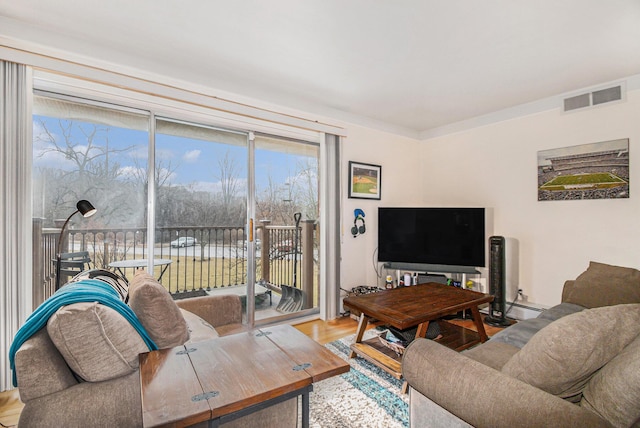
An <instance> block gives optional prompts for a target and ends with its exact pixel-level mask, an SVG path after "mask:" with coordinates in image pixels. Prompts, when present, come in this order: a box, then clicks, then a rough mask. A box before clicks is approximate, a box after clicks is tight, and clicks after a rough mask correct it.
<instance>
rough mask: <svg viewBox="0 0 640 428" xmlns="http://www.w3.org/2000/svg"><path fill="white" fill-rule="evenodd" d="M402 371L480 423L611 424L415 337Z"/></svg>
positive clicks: (443, 402) (422, 389) (445, 405)
mask: <svg viewBox="0 0 640 428" xmlns="http://www.w3.org/2000/svg"><path fill="white" fill-rule="evenodd" d="M402 375H403V376H404V378H405V379H406V381H407V382H408V383H409V386H411V387H412V388H413V389H415V390H416V391H418V392H420V393H421V394H423V395H424V396H425V397H427V398H429V399H430V400H431V401H433V402H435V403H436V404H438V405H439V406H441V407H443V408H444V409H446V410H447V411H449V412H450V413H452V414H454V415H456V416H457V417H459V418H460V419H462V420H464V421H466V422H467V423H469V424H471V425H473V426H475V427H514V426H517V427H539V426H581V427H608V426H610V425H609V423H608V422H606V421H604V420H603V419H601V418H600V417H599V416H597V415H596V414H595V413H592V412H590V411H588V410H586V409H583V408H581V407H580V406H577V405H575V404H573V403H570V402H568V401H565V400H563V399H561V398H558V397H556V396H554V395H551V394H548V393H546V392H544V391H542V390H540V389H538V388H535V387H533V386H531V385H528V384H526V383H524V382H522V381H520V380H517V379H514V378H511V377H509V376H507V375H505V374H503V373H502V372H499V371H497V370H495V369H492V368H490V367H488V366H485V365H484V364H482V363H479V362H477V361H474V360H471V359H470V358H468V357H465V356H464V355H463V354H459V353H457V352H455V351H453V350H451V349H449V348H446V347H445V346H442V345H440V344H439V343H436V342H433V341H431V340H427V339H416V340H414V341H413V342H412V343H411V345H409V347H407V349H406V350H405V353H404V358H403V360H402Z"/></svg>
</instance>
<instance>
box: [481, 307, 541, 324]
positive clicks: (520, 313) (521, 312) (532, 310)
mask: <svg viewBox="0 0 640 428" xmlns="http://www.w3.org/2000/svg"><path fill="white" fill-rule="evenodd" d="M509 305H510V304H507V309H509ZM545 309H548V308H547V307H546V306H543V305H538V304H535V303H514V304H513V306H511V309H509V310H508V311H507V318H511V319H515V320H518V321H523V320H528V319H530V318H537V317H538V315H540V313H541V312H542V311H544V310H545ZM480 312H482V313H484V314H487V313H489V308H488V307H486V308H483V309H480Z"/></svg>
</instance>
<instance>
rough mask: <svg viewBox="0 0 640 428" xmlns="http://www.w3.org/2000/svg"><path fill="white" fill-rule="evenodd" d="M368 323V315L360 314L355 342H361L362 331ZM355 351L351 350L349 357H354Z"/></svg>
mask: <svg viewBox="0 0 640 428" xmlns="http://www.w3.org/2000/svg"><path fill="white" fill-rule="evenodd" d="M368 324H369V317H368V316H366V315H365V314H364V312H363V313H361V314H360V321H359V322H358V330H357V331H356V339H355V343H360V342H362V337H363V336H364V332H365V331H366V330H367V325H368ZM356 355H357V354H356V353H355V352H354V351H351V353H350V354H349V358H355V357H356Z"/></svg>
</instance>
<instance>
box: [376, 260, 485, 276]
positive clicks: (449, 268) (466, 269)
mask: <svg viewBox="0 0 640 428" xmlns="http://www.w3.org/2000/svg"><path fill="white" fill-rule="evenodd" d="M383 266H384V268H385V269H395V270H409V271H412V272H440V273H467V274H472V275H478V274H480V272H479V271H478V270H477V269H476V268H475V267H472V266H453V265H432V264H428V263H397V262H387V263H385V264H384V265H383Z"/></svg>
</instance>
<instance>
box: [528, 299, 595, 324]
mask: <svg viewBox="0 0 640 428" xmlns="http://www.w3.org/2000/svg"><path fill="white" fill-rule="evenodd" d="M584 309H585V307H584V306H580V305H576V304H574V303H567V302H562V303H560V304H559V305H555V306H553V307H551V308H549V309H547V310H545V311H542V313H541V314H540V315H538V319H541V320H551V321H555V320H559V319H560V318H562V317H566V316H567V315H571V314H575V313H576V312H580V311H583V310H584Z"/></svg>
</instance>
